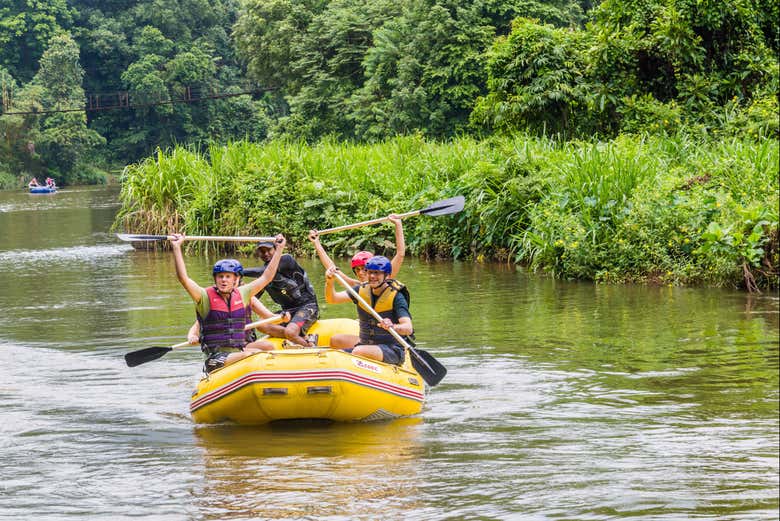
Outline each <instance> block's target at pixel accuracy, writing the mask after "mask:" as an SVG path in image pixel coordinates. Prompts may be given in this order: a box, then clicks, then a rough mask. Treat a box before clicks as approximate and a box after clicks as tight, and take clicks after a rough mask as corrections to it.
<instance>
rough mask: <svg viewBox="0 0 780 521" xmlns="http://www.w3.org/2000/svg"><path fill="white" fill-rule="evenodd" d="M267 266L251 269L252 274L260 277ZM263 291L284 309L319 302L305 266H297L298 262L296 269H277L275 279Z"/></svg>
mask: <svg viewBox="0 0 780 521" xmlns="http://www.w3.org/2000/svg"><path fill="white" fill-rule="evenodd" d="M285 255H287V254H285ZM293 262H294V261H293ZM265 268H266V267H265V266H263V267H262V268H260V269H259V270H257V271H255V270H251V274H250V276H253V277H259V276H260V275H262V274H263V272H264V271H265ZM247 271H250V270H245V272H247ZM263 291H265V292H268V295H269V296H270V297H271V300H273V301H274V302H276V303H277V304H279V305H280V306H281V307H282V309H283V310H287V309H293V308H299V307H301V306H303V305H304V304H309V303H311V302H314V303H315V304H316V303H317V294H316V293H315V292H314V287H313V286H312V285H311V282H309V277H308V276H307V275H306V272H305V271H304V270H303V268H301V267H300V266H297V263H296V267H295V269H294V270H289V269H282V268H281V267H280V269H278V270H277V271H276V276H275V277H274V279H273V280H272V281H271V282H269V283H268V285H267V286H266V287H265V288H263ZM262 294H263V292H262V291H261V292H260V295H262ZM260 295H258V297H259V296H260Z"/></svg>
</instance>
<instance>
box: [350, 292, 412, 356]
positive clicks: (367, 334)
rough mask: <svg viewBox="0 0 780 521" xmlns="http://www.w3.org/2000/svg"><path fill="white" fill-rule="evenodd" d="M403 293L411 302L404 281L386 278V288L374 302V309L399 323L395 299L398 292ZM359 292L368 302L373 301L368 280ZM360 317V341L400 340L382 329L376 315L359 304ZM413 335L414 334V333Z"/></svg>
mask: <svg viewBox="0 0 780 521" xmlns="http://www.w3.org/2000/svg"><path fill="white" fill-rule="evenodd" d="M398 292H401V294H402V295H403V296H404V297H405V298H406V303H407V304H409V303H410V301H411V300H410V297H409V290H408V289H406V286H404V285H403V284H402V283H400V282H398V281H397V280H395V279H385V289H384V290H383V291H382V293H381V294H380V295H379V297H378V298H377V299H376V302H374V311H376V312H377V313H378V314H379V316H380V317H382V318H389V319H390V320H392V321H393V323H398V317H397V316H396V314H395V312H394V311H393V301H394V300H395V296H396V294H398ZM358 294H359V295H360V296H361V297H362V298H363V300H365V301H366V302H367V303H369V304H370V303H371V302H372V301H373V295H372V292H371V286H369V285H368V282H364V283H362V284H361V285H360V286H359V287H358ZM357 309H358V319H359V321H360V343H361V344H369V345H373V344H396V343H398V341H397V340H396V339H395V337H394V336H393V335H392V334H391V333H390V332H389V331H387V330H386V329H382V328H381V327H379V326H378V325H377V324H378V322H377V321H376V319H375V318H374V316H373V315H372V314H371V313H369V312H368V311H366V310H365V309H363V306H361V305H360V304H358V306H357ZM412 336H413V335H412Z"/></svg>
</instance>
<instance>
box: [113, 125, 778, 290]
mask: <svg viewBox="0 0 780 521" xmlns="http://www.w3.org/2000/svg"><path fill="white" fill-rule="evenodd" d="M458 194H460V195H464V196H465V197H466V201H467V204H466V208H465V209H464V211H463V212H461V213H459V214H457V215H454V216H450V217H437V218H434V217H425V216H420V217H416V218H413V219H408V220H407V221H406V222H405V225H404V229H405V231H406V236H407V246H408V249H409V250H410V252H411V253H413V254H415V253H416V254H418V255H423V256H428V257H434V256H441V257H457V258H471V259H477V260H481V259H498V260H504V261H511V262H517V263H521V264H524V265H527V266H528V267H530V268H531V269H534V270H541V271H545V272H550V273H552V274H554V275H556V276H561V277H572V278H583V279H592V280H601V281H637V280H639V281H642V280H645V281H646V280H652V281H656V282H662V283H671V284H690V283H702V282H704V283H708V284H718V285H722V284H734V285H739V284H741V283H743V282H742V281H744V280H745V270H746V269H747V270H748V271H749V272H750V273H751V274H753V275H755V277H756V280H757V284H758V285H761V286H771V285H777V267H778V255H777V227H778V226H777V222H778V144H777V142H776V141H774V140H755V139H742V140H737V139H734V140H731V141H707V140H702V139H696V138H693V137H691V136H690V135H687V134H684V133H679V134H677V135H672V136H649V135H646V136H629V135H623V136H620V137H618V138H616V139H615V140H612V141H609V142H597V143H592V142H564V141H559V140H556V139H552V138H535V137H528V136H524V135H518V136H511V137H493V138H490V139H487V140H483V141H478V140H475V139H472V138H467V137H464V138H459V139H455V140H453V141H450V142H446V143H441V142H434V141H428V140H425V139H423V138H421V137H419V136H409V137H402V138H396V139H392V140H388V141H385V142H382V143H377V144H357V143H343V142H336V141H328V140H326V141H323V142H321V143H319V144H316V145H307V144H305V143H300V142H289V141H274V142H269V143H264V144H253V143H248V142H246V141H240V142H235V143H231V144H229V145H227V146H212V147H209V148H208V149H206V150H197V149H186V148H176V149H173V150H170V151H167V152H164V153H163V152H158V153H157V154H156V156H155V157H153V158H149V159H147V160H145V161H143V162H141V163H138V164H136V165H131V166H129V167H127V169H126V170H125V173H124V176H123V185H122V196H121V197H122V209H121V211H120V213H119V215H118V217H117V222H116V226H117V227H120V228H123V229H125V230H126V231H132V232H155V233H163V232H166V233H167V232H173V231H183V232H185V233H188V234H198V235H231V234H236V235H239V234H240V235H248V234H256V235H270V234H274V233H277V232H282V233H285V234H286V235H287V237H288V240H289V242H290V244H291V247H292V248H293V250H294V251H297V252H298V253H304V252H306V253H310V252H311V248H309V246H308V241H307V240H306V236H307V233H308V230H309V229H311V228H320V229H322V228H327V227H332V226H338V225H342V224H350V223H355V222H360V221H364V220H368V219H372V218H375V217H381V216H385V215H388V214H389V213H393V212H404V211H409V210H415V209H421V208H424V207H425V206H427V205H428V204H430V203H431V202H433V201H436V200H438V199H443V198H446V197H451V196H454V195H458ZM391 229H392V228H391V227H390V225H378V226H372V227H365V228H360V229H356V230H351V231H347V232H343V233H339V234H333V235H329V236H326V237H324V238H323V240H324V242H325V244H326V246H327V247H328V249H329V250H330V251H332V252H333V253H335V254H351V253H353V252H354V251H355V250H357V249H371V250H375V251H378V252H386V251H388V248H391V247H392V243H391V242H390V241H388V239H392V231H391ZM201 246H203V245H198V247H201ZM220 246H222V245H220ZM224 247H231V246H230V245H225V246H224Z"/></svg>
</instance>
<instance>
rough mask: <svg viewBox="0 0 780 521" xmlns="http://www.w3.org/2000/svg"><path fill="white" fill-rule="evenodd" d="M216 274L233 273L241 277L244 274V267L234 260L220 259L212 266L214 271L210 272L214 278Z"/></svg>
mask: <svg viewBox="0 0 780 521" xmlns="http://www.w3.org/2000/svg"><path fill="white" fill-rule="evenodd" d="M217 273H235V274H236V275H237V276H239V277H241V276H242V275H243V274H244V267H243V266H242V265H241V263H240V262H238V261H237V260H236V259H222V260H220V261H217V263H216V264H214V269H213V270H212V272H211V274H212V275H215V276H216V274H217Z"/></svg>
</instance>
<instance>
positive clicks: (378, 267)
mask: <svg viewBox="0 0 780 521" xmlns="http://www.w3.org/2000/svg"><path fill="white" fill-rule="evenodd" d="M392 270H393V267H392V264H391V262H390V260H389V259H388V258H387V257H383V256H381V255H377V256H375V257H371V259H369V260H368V262H366V271H367V272H368V282H364V283H362V284H358V285H357V286H355V287H354V288H352V289H354V290H355V291H356V292H357V293H358V294H359V295H360V296H361V297H362V298H363V300H365V301H366V302H368V303H369V304H371V307H373V308H374V310H376V312H377V313H378V314H379V316H381V317H382V321H381V322H377V321H376V319H374V317H373V316H372V315H371V314H370V313H369V312H367V311H366V310H364V309H363V308H362V307H361V306H360V305H359V304H358V303H357V301H356V300H355V299H353V298H352V296H351V295H350V294H349V293H347V292H346V291H340V292H338V293H337V292H335V291H334V290H333V273H334V272H335V271H336V268H335V267H331V268H328V270H327V271H326V272H325V300H326V301H327V302H328V304H339V303H344V302H350V301H352V302H355V304H357V310H358V318H359V320H360V343H359V344H358V345H356V346H355V347H354V348H352V349H344V351H348V352H351V353H352V354H354V355H360V356H364V357H366V358H373V359H374V360H379V361H381V362H386V363H388V364H397V365H401V364H402V363H403V360H404V348H403V347H402V346H400V345H398V344H397V342H396V340H395V338H394V337H393V335H392V334H390V333H389V331H388V330H389V329H391V328H392V329H394V330H395V331H396V333H398V334H399V335H401V336H409V335H411V334H412V333H414V327H413V326H412V317H411V315H410V313H409V298H408V295H409V293H408V291H407V290H406V287H405V286H404V285H403V284H401V283H400V282H398V281H397V280H395V279H391V278H390V273H391V272H392Z"/></svg>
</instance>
